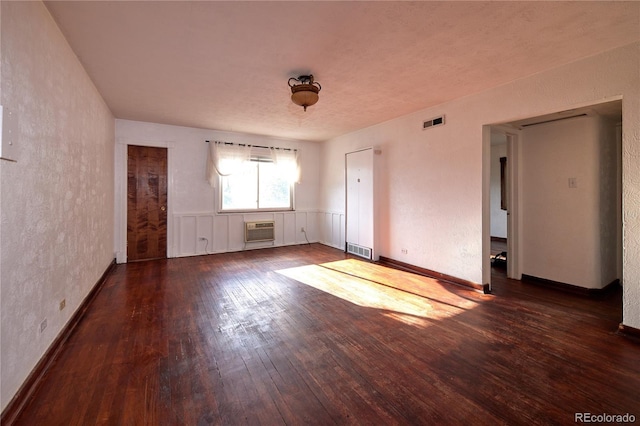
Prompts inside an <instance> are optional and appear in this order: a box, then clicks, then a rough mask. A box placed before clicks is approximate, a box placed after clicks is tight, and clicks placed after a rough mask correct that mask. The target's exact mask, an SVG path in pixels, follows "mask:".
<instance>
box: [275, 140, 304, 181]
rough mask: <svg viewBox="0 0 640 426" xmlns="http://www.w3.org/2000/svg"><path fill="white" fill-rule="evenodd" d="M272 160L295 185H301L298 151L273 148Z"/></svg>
mask: <svg viewBox="0 0 640 426" xmlns="http://www.w3.org/2000/svg"><path fill="white" fill-rule="evenodd" d="M271 158H273V162H274V163H275V164H276V166H277V167H278V169H279V170H282V173H283V174H284V175H285V176H286V178H287V179H288V180H289V181H290V182H293V183H300V162H299V157H298V151H294V150H289V149H280V148H271Z"/></svg>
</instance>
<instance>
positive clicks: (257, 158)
mask: <svg viewBox="0 0 640 426" xmlns="http://www.w3.org/2000/svg"><path fill="white" fill-rule="evenodd" d="M249 161H250V162H252V163H257V180H256V189H257V191H256V192H257V196H258V206H259V205H260V163H273V160H271V159H270V158H266V157H262V156H253V155H252V156H251V159H250V160H249ZM226 177H227V176H218V214H234V213H264V212H291V211H295V191H294V187H295V182H290V183H289V207H264V208H260V207H258V208H255V209H224V206H223V197H224V190H223V185H224V179H225V178H226Z"/></svg>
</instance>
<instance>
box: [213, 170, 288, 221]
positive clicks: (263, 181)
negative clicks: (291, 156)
mask: <svg viewBox="0 0 640 426" xmlns="http://www.w3.org/2000/svg"><path fill="white" fill-rule="evenodd" d="M220 198H221V202H220V206H221V208H220V210H221V211H247V210H293V182H292V180H291V179H290V176H289V174H288V172H287V168H286V167H279V165H278V164H276V163H275V162H273V161H271V160H268V159H264V158H252V159H251V161H245V162H244V163H243V164H242V166H240V167H239V169H238V170H237V172H235V173H233V174H232V175H229V176H221V177H220Z"/></svg>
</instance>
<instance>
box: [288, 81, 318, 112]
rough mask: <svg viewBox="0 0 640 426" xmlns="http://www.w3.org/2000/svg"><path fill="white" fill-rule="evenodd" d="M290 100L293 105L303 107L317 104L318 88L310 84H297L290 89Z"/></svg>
mask: <svg viewBox="0 0 640 426" xmlns="http://www.w3.org/2000/svg"><path fill="white" fill-rule="evenodd" d="M291 92H292V93H291V100H292V101H293V103H294V104H296V105H300V106H301V107H304V109H305V111H306V109H307V107H308V106H311V105H313V104H315V103H316V102H318V88H317V87H315V86H312V85H310V84H299V85H297V86H295V87H293V88H292V89H291Z"/></svg>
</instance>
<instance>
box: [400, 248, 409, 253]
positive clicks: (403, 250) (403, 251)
mask: <svg viewBox="0 0 640 426" xmlns="http://www.w3.org/2000/svg"><path fill="white" fill-rule="evenodd" d="M400 251H401V252H402V254H407V253H409V250H407V249H402V250H400Z"/></svg>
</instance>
